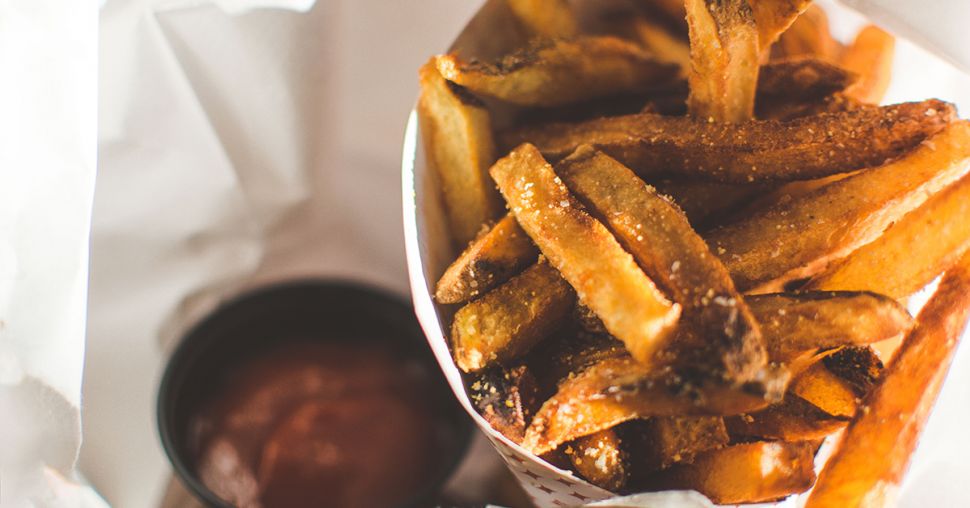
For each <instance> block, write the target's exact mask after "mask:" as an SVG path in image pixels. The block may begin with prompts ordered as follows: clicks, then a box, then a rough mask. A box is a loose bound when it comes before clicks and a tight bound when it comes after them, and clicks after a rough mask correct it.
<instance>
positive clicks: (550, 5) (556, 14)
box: [505, 0, 579, 38]
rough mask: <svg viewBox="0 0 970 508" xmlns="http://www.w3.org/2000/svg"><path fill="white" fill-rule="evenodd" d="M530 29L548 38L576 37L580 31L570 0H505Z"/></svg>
mask: <svg viewBox="0 0 970 508" xmlns="http://www.w3.org/2000/svg"><path fill="white" fill-rule="evenodd" d="M505 1H506V2H508V5H509V8H510V9H511V10H512V12H513V13H514V14H515V16H516V17H517V18H518V20H519V21H520V22H521V23H522V25H523V26H524V27H525V28H526V30H528V31H529V33H531V34H533V35H535V36H539V37H546V38H556V37H574V36H575V35H576V34H577V33H578V32H579V22H578V21H577V20H576V13H575V12H574V11H573V8H572V6H571V5H570V3H569V1H568V0H505Z"/></svg>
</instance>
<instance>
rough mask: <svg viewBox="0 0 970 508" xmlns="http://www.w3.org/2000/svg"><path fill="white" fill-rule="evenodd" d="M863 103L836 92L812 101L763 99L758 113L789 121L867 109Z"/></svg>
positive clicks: (770, 118) (771, 118) (759, 115)
mask: <svg viewBox="0 0 970 508" xmlns="http://www.w3.org/2000/svg"><path fill="white" fill-rule="evenodd" d="M866 106H869V105H868V104H863V103H861V102H859V101H857V100H855V99H852V98H850V97H847V96H846V95H845V94H842V93H835V94H832V95H830V96H828V97H825V98H822V99H820V100H816V101H811V102H789V101H781V102H778V101H763V102H759V103H758V109H757V111H756V114H757V115H758V118H761V119H763V120H777V121H780V122H788V121H792V120H796V119H799V118H805V117H811V116H815V115H822V114H826V113H830V114H831V113H847V112H850V111H858V110H860V109H865V107H866Z"/></svg>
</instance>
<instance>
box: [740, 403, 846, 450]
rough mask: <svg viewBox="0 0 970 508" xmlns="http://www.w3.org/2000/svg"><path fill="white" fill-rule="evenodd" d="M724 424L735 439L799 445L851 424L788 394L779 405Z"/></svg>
mask: <svg viewBox="0 0 970 508" xmlns="http://www.w3.org/2000/svg"><path fill="white" fill-rule="evenodd" d="M724 422H725V424H726V425H727V430H728V432H729V433H730V434H731V437H733V438H740V439H751V438H756V439H772V440H774V439H777V440H781V441H789V442H796V441H816V440H820V439H824V438H825V437H826V436H829V435H831V434H833V433H835V432H837V431H839V430H841V429H843V428H844V427H845V426H846V425H848V423H849V418H848V417H835V416H832V415H830V414H828V413H826V412H824V411H822V410H821V409H819V408H817V407H815V406H813V405H812V404H809V403H808V402H805V400H803V399H802V398H801V397H798V396H797V395H792V394H788V395H786V396H785V400H784V401H783V402H782V403H780V404H775V405H773V406H771V407H768V408H767V409H763V410H761V411H758V412H757V413H751V414H744V415H737V416H730V417H726V418H725V419H724Z"/></svg>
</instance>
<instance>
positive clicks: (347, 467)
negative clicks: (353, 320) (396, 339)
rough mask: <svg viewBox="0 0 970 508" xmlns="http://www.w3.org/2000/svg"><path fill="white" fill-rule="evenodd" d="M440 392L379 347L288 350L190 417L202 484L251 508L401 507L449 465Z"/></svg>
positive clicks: (417, 367)
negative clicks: (437, 407)
mask: <svg viewBox="0 0 970 508" xmlns="http://www.w3.org/2000/svg"><path fill="white" fill-rule="evenodd" d="M432 386H433V385H432V379H431V377H430V374H429V373H428V372H427V369H426V368H425V367H423V366H422V365H421V363H420V362H418V361H416V360H413V359H410V358H408V357H406V356H403V355H400V354H396V353H395V352H394V351H393V350H391V349H389V348H387V347H381V346H380V345H379V344H356V343H346V342H344V343H318V342H313V343H310V342H306V343H299V342H298V343H295V344H287V345H284V346H281V347H279V348H277V349H274V350H271V351H270V352H268V353H264V354H262V355H261V356H258V357H256V358H253V359H251V360H249V361H248V362H246V363H244V364H243V365H241V366H240V367H239V368H238V370H236V371H234V372H233V373H232V374H230V375H229V376H227V377H226V378H225V380H224V382H223V383H222V385H221V386H217V387H214V395H213V397H212V399H211V402H210V403H208V404H203V407H204V409H203V410H202V411H200V413H199V414H197V415H195V416H194V418H192V420H191V424H190V425H191V427H190V428H191V435H192V442H193V443H196V444H197V445H198V446H197V448H196V449H197V450H199V454H198V458H197V462H196V468H197V472H198V476H199V477H200V478H201V480H202V482H203V483H205V485H206V486H207V487H208V488H209V489H211V490H212V491H213V492H214V493H215V494H217V495H218V496H219V497H221V498H223V499H225V500H226V501H228V502H230V503H232V504H233V505H235V506H239V507H241V508H253V507H264V508H285V507H305V506H314V507H328V506H334V507H375V508H378V507H395V506H400V505H401V504H403V503H405V502H406V501H407V500H408V499H410V498H411V497H412V496H413V495H414V494H415V492H416V491H417V490H418V489H420V488H422V487H423V486H425V485H426V484H427V480H428V475H429V474H431V473H432V472H433V471H434V470H435V466H436V465H437V460H438V459H439V456H440V452H441V447H442V443H441V439H442V436H441V433H440V432H439V431H440V430H441V429H440V428H439V424H438V423H437V422H436V420H435V417H434V414H435V413H434V408H433V407H430V402H429V399H430V398H431V397H430V396H429V393H430V391H431V390H432Z"/></svg>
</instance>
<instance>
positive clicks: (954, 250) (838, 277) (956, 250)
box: [807, 176, 970, 298]
mask: <svg viewBox="0 0 970 508" xmlns="http://www.w3.org/2000/svg"><path fill="white" fill-rule="evenodd" d="M967 217H970V176H965V177H963V178H962V179H961V180H960V181H958V182H957V183H955V184H953V185H951V186H950V187H948V188H946V189H944V190H943V191H941V192H940V193H939V194H936V195H934V196H932V197H931V198H930V199H929V200H928V201H927V202H926V203H924V204H923V206H921V207H919V208H917V209H916V210H913V211H912V212H910V213H908V214H907V215H905V216H904V217H903V218H902V219H900V220H899V221H897V222H896V223H895V224H893V225H892V227H890V228H889V229H888V230H887V231H886V232H885V233H884V234H883V235H882V236H880V237H879V238H877V239H876V240H875V241H873V242H872V243H869V244H867V245H864V246H862V247H860V248H859V249H858V250H856V251H855V252H853V253H852V254H850V255H849V256H848V257H847V258H845V259H844V260H842V261H839V262H838V263H836V264H834V265H833V266H832V267H830V268H829V269H828V270H826V271H825V272H824V273H821V274H819V275H818V276H816V277H815V278H814V279H812V280H811V281H810V282H809V284H808V286H807V287H808V288H813V289H835V288H838V289H853V290H856V289H862V290H869V291H876V292H879V293H882V294H885V295H888V296H891V297H893V298H905V297H907V296H909V295H911V294H913V293H915V292H916V291H918V290H920V289H922V288H923V287H925V286H926V285H927V284H929V283H930V282H932V281H933V279H935V278H936V277H937V276H939V275H940V274H941V273H943V272H944V271H946V270H947V268H949V267H950V266H953V264H954V263H956V261H957V260H958V259H959V258H960V256H962V255H963V253H964V252H966V251H967V250H970V221H967V220H966V218H967Z"/></svg>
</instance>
